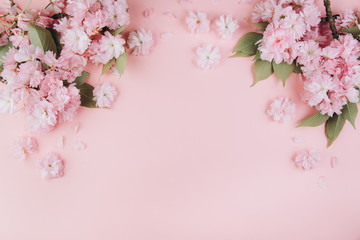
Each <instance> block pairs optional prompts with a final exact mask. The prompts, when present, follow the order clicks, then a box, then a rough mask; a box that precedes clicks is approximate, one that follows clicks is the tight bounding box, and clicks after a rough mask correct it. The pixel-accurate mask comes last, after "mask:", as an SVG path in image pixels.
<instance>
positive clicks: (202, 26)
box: [185, 11, 210, 33]
mask: <svg viewBox="0 0 360 240" xmlns="http://www.w3.org/2000/svg"><path fill="white" fill-rule="evenodd" d="M185 21H186V23H187V25H188V28H189V30H190V32H192V33H204V32H208V31H210V20H209V19H207V17H206V13H204V12H200V11H197V12H194V11H189V16H187V17H186V20H185Z"/></svg>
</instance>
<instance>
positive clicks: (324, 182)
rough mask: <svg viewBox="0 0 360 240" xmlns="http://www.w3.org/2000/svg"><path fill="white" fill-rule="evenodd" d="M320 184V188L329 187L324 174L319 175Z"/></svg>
mask: <svg viewBox="0 0 360 240" xmlns="http://www.w3.org/2000/svg"><path fill="white" fill-rule="evenodd" d="M318 186H319V188H321V189H324V188H326V187H327V182H326V179H325V177H324V176H321V177H319V180H318Z"/></svg>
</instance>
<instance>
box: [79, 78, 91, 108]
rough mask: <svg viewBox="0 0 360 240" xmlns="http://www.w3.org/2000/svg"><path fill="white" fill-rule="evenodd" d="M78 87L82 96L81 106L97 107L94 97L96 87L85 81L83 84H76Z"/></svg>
mask: <svg viewBox="0 0 360 240" xmlns="http://www.w3.org/2000/svg"><path fill="white" fill-rule="evenodd" d="M76 87H77V88H78V89H79V90H80V96H81V99H80V100H81V104H80V105H81V106H83V107H88V108H96V102H95V101H94V100H93V99H94V94H93V91H94V87H93V86H91V85H90V84H88V83H83V84H82V85H79V86H78V85H76Z"/></svg>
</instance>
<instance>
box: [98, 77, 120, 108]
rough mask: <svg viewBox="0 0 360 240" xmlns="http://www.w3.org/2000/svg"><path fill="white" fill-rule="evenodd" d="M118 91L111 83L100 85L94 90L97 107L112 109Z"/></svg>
mask: <svg viewBox="0 0 360 240" xmlns="http://www.w3.org/2000/svg"><path fill="white" fill-rule="evenodd" d="M116 95H117V92H116V89H115V88H114V87H113V86H111V85H110V84H109V83H104V84H101V85H100V84H99V85H97V86H96V87H95V89H94V101H96V106H97V107H100V108H105V107H110V106H111V104H112V103H113V102H114V101H115V98H116Z"/></svg>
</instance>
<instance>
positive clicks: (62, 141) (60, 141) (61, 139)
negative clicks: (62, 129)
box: [57, 136, 64, 148]
mask: <svg viewBox="0 0 360 240" xmlns="http://www.w3.org/2000/svg"><path fill="white" fill-rule="evenodd" d="M57 146H58V148H63V147H64V137H63V136H59V137H58V140H57Z"/></svg>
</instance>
